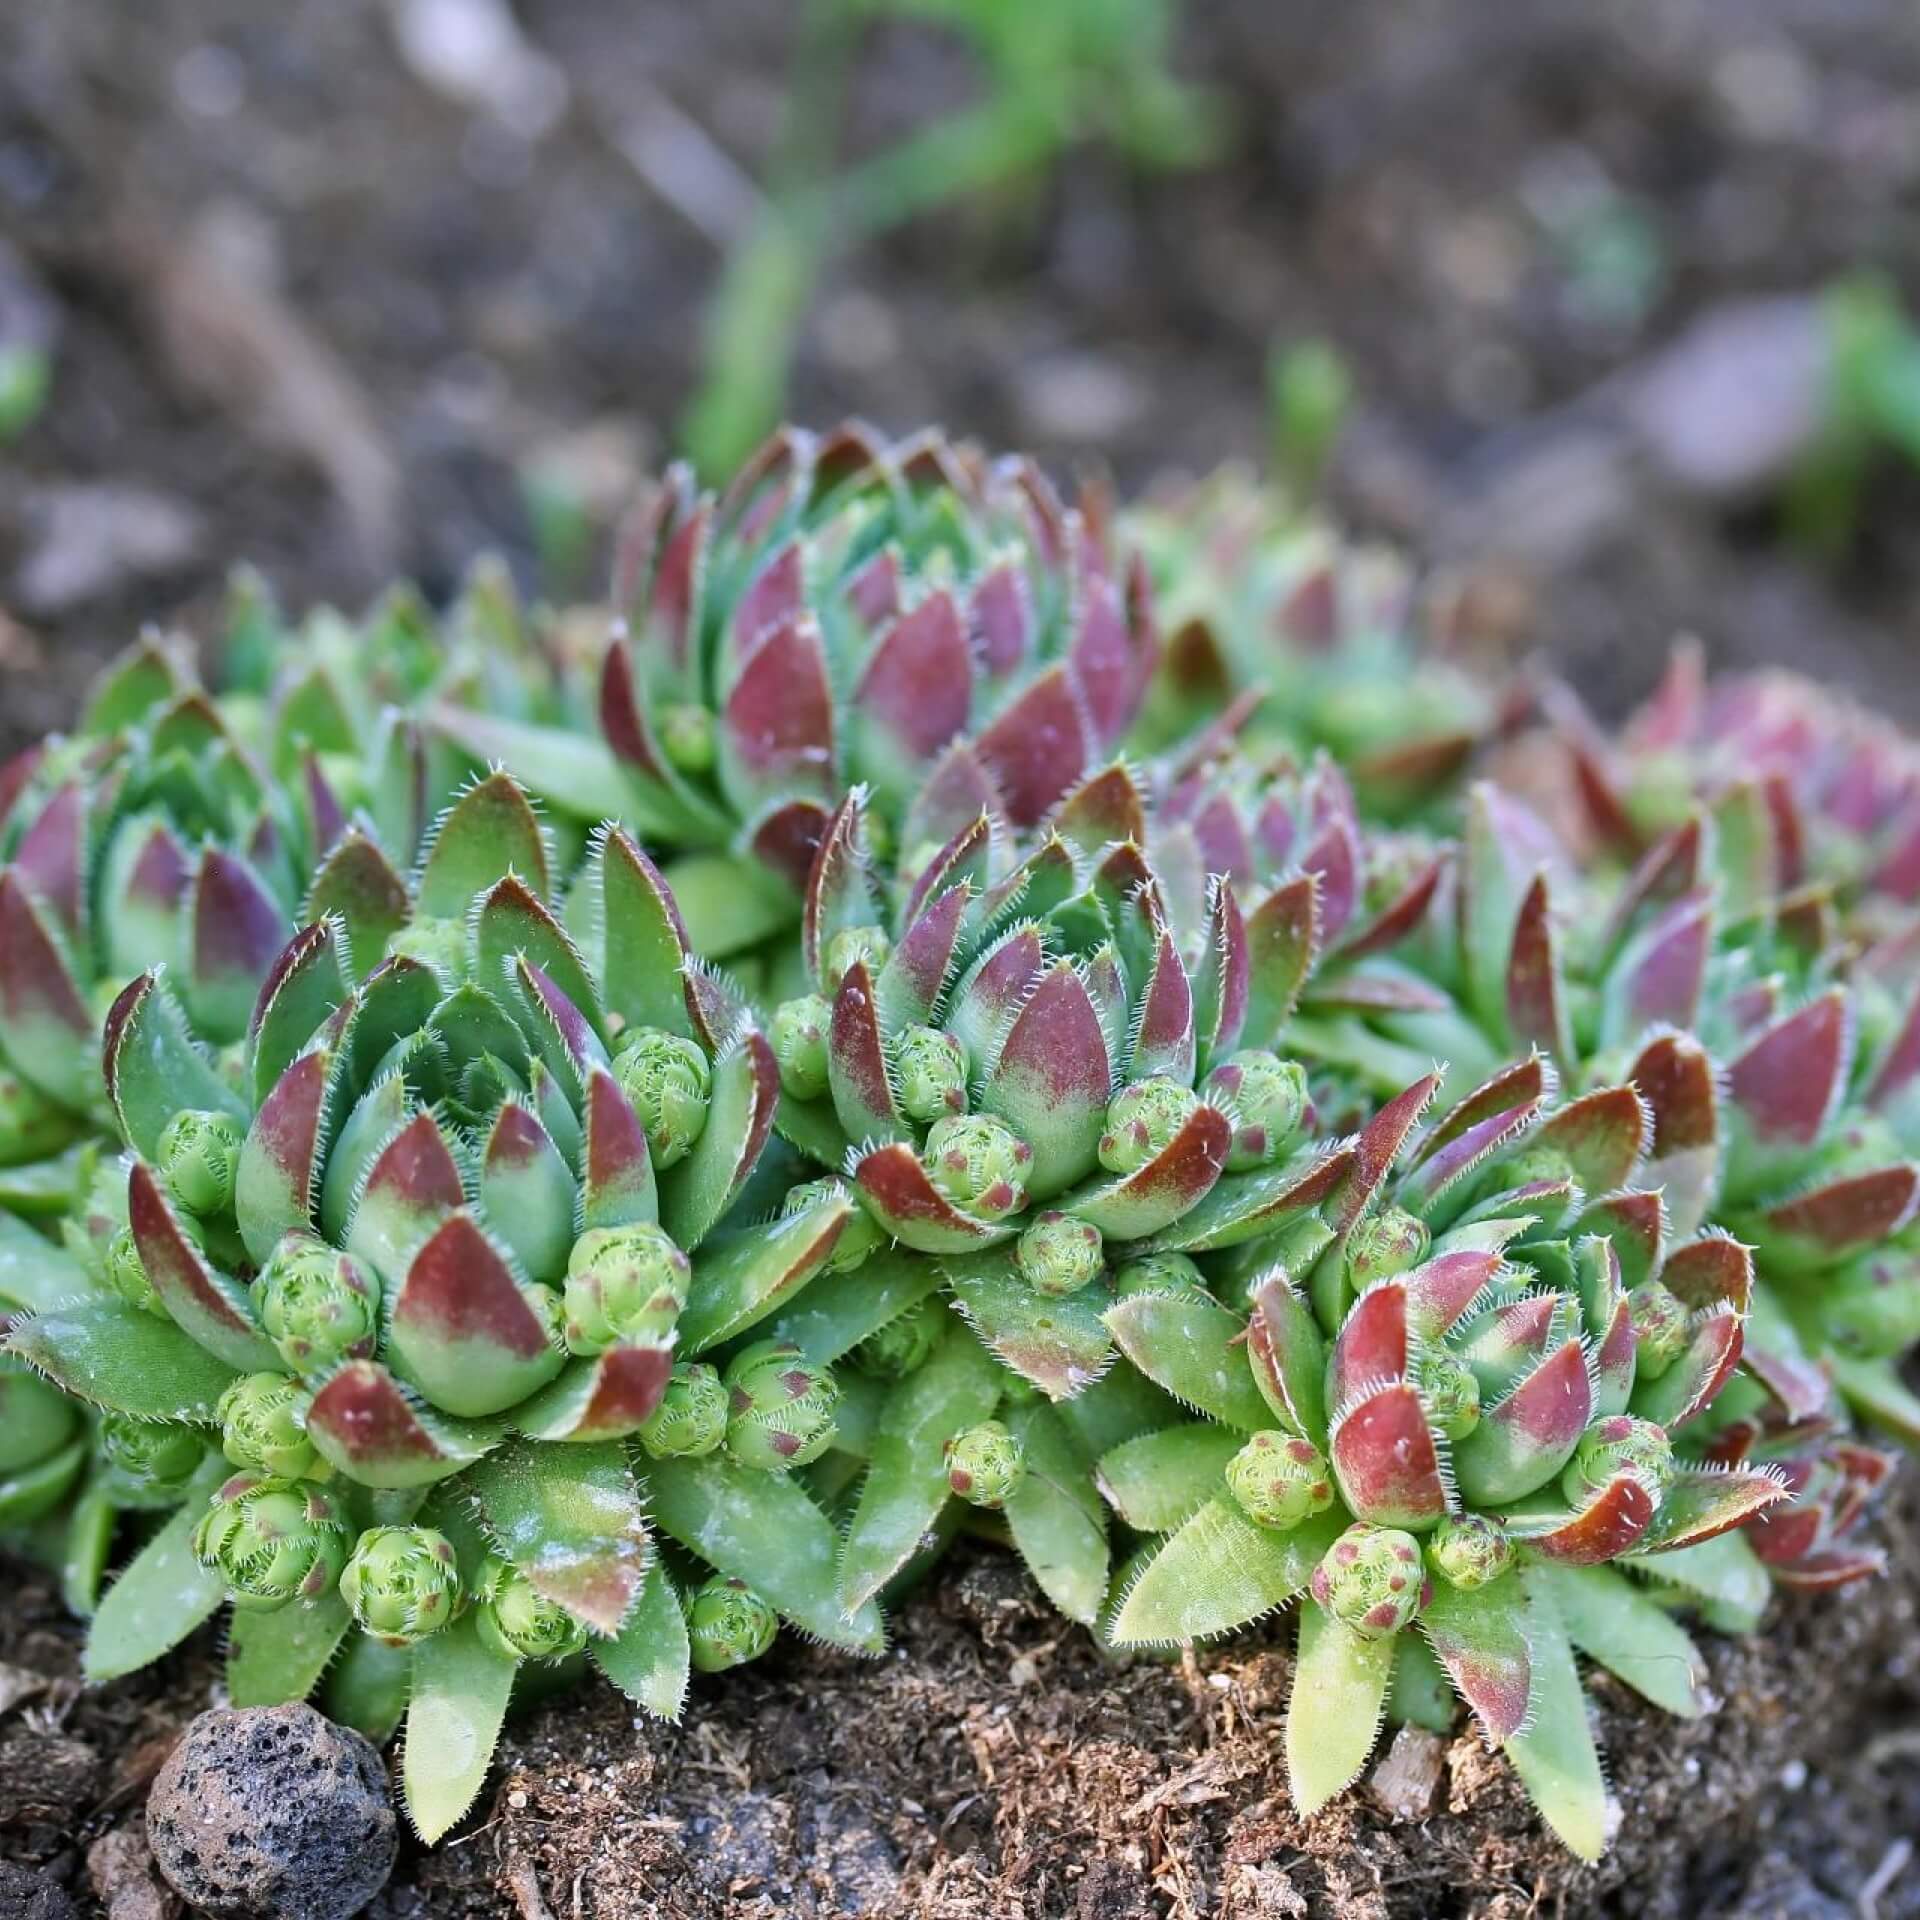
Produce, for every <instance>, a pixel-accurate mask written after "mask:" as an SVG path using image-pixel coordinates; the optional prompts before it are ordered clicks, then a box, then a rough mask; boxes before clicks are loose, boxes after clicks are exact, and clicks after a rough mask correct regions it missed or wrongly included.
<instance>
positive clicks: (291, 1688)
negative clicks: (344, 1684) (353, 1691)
mask: <svg viewBox="0 0 1920 1920" xmlns="http://www.w3.org/2000/svg"><path fill="white" fill-rule="evenodd" d="M352 1625H353V1616H352V1615H351V1614H350V1613H348V1611H347V1603H346V1602H345V1601H344V1600H343V1599H341V1597H340V1593H339V1589H338V1588H330V1589H329V1590H328V1591H327V1592H326V1593H323V1594H322V1595H321V1596H320V1598H319V1599H318V1600H299V1601H295V1602H294V1604H293V1605H292V1606H290V1607H280V1608H277V1609H276V1610H275V1611H273V1612H272V1613H261V1612H258V1611H257V1610H255V1609H253V1608H250V1607H241V1608H238V1609H236V1610H235V1612H234V1616H233V1626H232V1629H231V1630H230V1632H229V1634H228V1638H227V1673H226V1679H227V1698H228V1699H229V1700H230V1701H232V1703H233V1704H234V1705H235V1706H236V1707H277V1706H279V1705H281V1704H282V1703H283V1702H284V1701H288V1700H304V1699H305V1698H306V1697H307V1695H308V1694H310V1693H311V1692H312V1691H313V1690H314V1688H315V1687H316V1686H318V1685H319V1684H320V1676H321V1675H322V1674H323V1673H325V1672H326V1670H327V1668H328V1666H329V1665H331V1664H332V1661H333V1656H334V1655H335V1654H336V1653H337V1652H338V1651H339V1649H340V1643H341V1641H342V1640H344V1639H345V1638H346V1637H347V1630H348V1629H349V1628H350V1627H351V1626H352Z"/></svg>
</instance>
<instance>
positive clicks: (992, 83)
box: [0, 0, 1920, 744]
mask: <svg viewBox="0 0 1920 1920" xmlns="http://www.w3.org/2000/svg"><path fill="white" fill-rule="evenodd" d="M1917 211H1920V8H1916V7H1915V6H1914V5H1913V4H1912V0H1614V4H1612V5H1610V6H1608V7H1606V8H1604V9H1602V8H1597V7H1596V8H1577V7H1569V6H1567V5H1565V4H1564V0H1501V3H1500V4H1499V5H1497V6H1492V5H1474V4H1470V3H1469V0H1339V4H1332V3H1331V0H1321V3H1320V4H1297V5H1291V6H1279V5H1275V4H1274V3H1273V0H697V3H696V4H689V3H688V0H282V3H281V4H276V5H274V6H272V7H270V8H262V7H260V6H258V5H257V4H255V3H254V0H167V3H166V4H165V5H160V6H148V7H131V6H127V5H125V4H124V0H62V3H61V4H59V5H56V6H42V7H33V6H26V5H18V6H12V7H8V8H6V9H4V18H0V740H3V741H4V743H5V744H15V743H17V742H18V740H19V739H21V738H23V737H25V736H26V735H28V734H29V733H32V732H35V731H38V730H40V729H41V728H43V727H45V726H48V725H52V724H56V723H58V722H59V721H60V720H61V719H63V718H64V717H65V716H66V715H67V714H68V713H69V711H70V708H71V704H72V702H73V700H74V698H75V695H76V692H77V688H78V685H79V683H80V682H82V681H83V680H84V679H85V677H86V675H87V674H88V673H89V671H90V670H91V668H92V666H93V664H94V663H96V662H97V661H98V659H99V658H100V657H101V656H102V655H103V654H104V653H106V652H108V651H111V650H113V649H115V648H117V647H118V646H120V645H121V644H122V643H123V642H124V641H125V640H126V639H127V638H129V637H130V636H131V635H132V633H133V632H134V631H135V630H136V628H137V626H138V625H139V624H140V623H141V622H142V621H143V620H148V619H158V620H167V621H171V620H175V619H178V620H180V621H182V622H184V623H185V624H186V625H187V626H188V627H189V629H190V630H199V631H205V630H206V628H207V626H208V624H209V623H210V622H211V620H212V618H213V617H214V615H215V613H216V611H217V608H218V604H219V599H220V594H221V587H222V581H223V579H224V576H225V573H226V570H227V568H228V567H229V566H230V565H231V564H232V563H233V562H234V561H236V560H239V559H243V558H245V559H251V560H254V561H256V562H258V563H259V564H260V565H261V566H262V567H263V568H264V569H265V570H266V571H267V572H268V573H269V575H270V576H271V577H272V578H273V579H274V580H275V581H276V582H277V583H278V584H279V587H280V589H281V592H282V594H283V597H284V598H285V599H286V600H287V601H288V602H289V603H290V604H291V605H293V606H295V607H299V606H304V605H305V604H307V603H309V602H310V601H311V600H313V599H315V598H328V599H332V600H335V601H336V602H338V603H340V604H342V605H345V606H347V607H349V608H353V607H357V606H359V605H360V604H362V603H363V602H364V601H365V600H366V599H367V598H368V597H370V595H371V594H372V593H373V592H374V591H375V589H376V588H377V587H378V586H379V585H381V584H382V583H383V582H384V581H385V580H386V579H387V578H388V577H389V576H390V575H391V574H393V573H396V572H403V573H407V574H411V575H413V576H414V577H416V578H417V579H419V580H420V581H421V582H422V583H423V585H425V587H426V588H427V589H428V591H429V592H430V593H434V594H443V593H445V592H446V591H448V590H449V588H450V587H451V585H452V584H453V583H454V582H455V581H456V580H457V578H458V577H459V575H460V573H461V571H462V570H463V568H464V567H465V565H466V564H467V562H468V561H469V560H470V558H471V557H472V556H473V554H474V553H476V552H477V551H479V550H482V549H494V550H498V551H502V552H504V553H505V554H506V555H507V556H508V557H509V558H510V560H511V561H512V563H513V564H514V566H515V568H516V570H517V571H518V572H519V573H520V574H521V576H522V578H523V579H524V580H525V581H526V582H527V583H528V584H529V585H530V586H532V585H535V584H536V583H537V584H538V586H539V588H540V590H542V591H545V592H548V593H551V594H553V595H555V596H561V595H568V594H590V593H592V592H594V591H595V590H597V587H598V584H599V568H600V557H599V556H600V550H601V547H602V545H603V542H604V538H605V529H606V526H607V523H608V521H609V519H610V518H611V516H612V515H613V514H614V512H615V511H616V510H617V507H618V505H619V504H620V502H621V501H622V500H623V499H624V497H625V496H626V494H627V492H628V490H629V489H630V488H631V486H632V484H633V482H634V480H635V478H636V476H637V475H638V474H639V473H641V472H642V471H644V469H645V468H646V466H647V465H648V464H649V463H651V462H654V461H657V460H660V459H662V458H666V457H671V456H673V455H675V454H678V453H685V454H688V455H690V456H691V457H693V458H694V459H695V460H696V461H697V462H698V463H700V464H701V465H702V466H703V467H705V468H707V469H709V470H710V471H721V470H724V468H725V467H726V466H727V465H729V464H730V463H731V462H733V461H734V460H736V459H737V458H738V457H740V455H741V454H742V453H744V452H745V451H746V450H747V449H749V448H750V447H751V445H752V444H753V442H754V441H755V439H756V438H757V437H758V435H759V434H760V433H761V432H762V431H764V429H765V428H766V427H767V426H768V425H769V424H771V423H772V421H774V420H775V419H777V418H778V417H780V416H781V414H782V413H783V412H788V411H790V412H792V413H793V414H795V415H797V416H798V417H799V418H801V419H803V420H805V421H808V422H811V423H826V422H829V421H831V420H832V419H834V418H836V417H838V416H839V415H841V414H842V413H843V412H846V411H849V410H856V411H859V412H861V413H864V414H866V415H868V416H869V417H871V418H873V419H875V420H877V421H878V422H879V423H881V424H882V425H884V426H886V427H889V428H894V429H905V428H909V427H913V426H916V425H918V424H921V423H923V422H926V421H939V422H943V423H945V424H946V425H948V426H949V427H950V428H952V429H954V430H955V431H956V432H961V433H965V434H969V435H972V436H976V437H978V438H980V439H982V440H984V441H985V442H987V443H989V444H992V445H999V446H1005V445H1021V446H1026V447H1030V448H1032V449H1034V450H1035V451H1037V452H1039V453H1040V454H1041V455H1042V456H1043V457H1044V458H1045V459H1046V460H1047V461H1048V462H1049V463H1050V464H1052V465H1054V466H1055V467H1057V468H1060V469H1063V470H1064V469H1068V468H1072V467H1075V466H1078V465H1082V464H1085V463H1089V462H1101V463H1104V464H1106V465H1108V466H1109V467H1110V468H1111V469H1112V470H1113V471H1114V473H1115V474H1116V476H1117V478H1118V479H1119V481H1120V482H1121V483H1122V484H1123V485H1124V486H1126V487H1128V488H1138V487H1142V486H1145V485H1146V484H1148V483H1149V482H1150V481H1151V480H1152V479H1153V478H1154V476H1155V475H1156V474H1158V473H1160V472H1162V471H1163V470H1166V469H1188V470H1192V469H1196V468H1200V467H1204V466H1207V465H1210V464H1213V463H1215V462H1217V461H1219V460H1222V459H1225V458H1229V457H1232V458H1243V459H1248V460H1253V461H1263V462H1266V461H1273V462H1278V463H1279V464H1281V465H1282V466H1284V467H1286V468H1288V469H1290V470H1292V472H1293V473H1294V475H1295V477H1296V478H1305V479H1306V480H1308V481H1309V482H1310V483H1311V484H1314V485H1317V486H1319V487H1321V488H1323V489H1324V491H1325V494H1326V496H1327V498H1328V501H1329V504H1330V506H1331V508H1332V509H1333V510H1334V511H1335V512H1336V513H1337V514H1339V515H1340V516H1341V517H1342V518H1344V519H1345V520H1347V521H1349V522H1350V523H1352V524H1353V525H1355V526H1357V527H1359V528H1362V529H1364V530H1367V531H1370V532H1376V533H1380V534H1384V535H1388V536H1391V537H1393V538H1395V539H1398V540H1402V541H1405V542H1407V543H1409V544H1410V545H1412V546H1413V547H1414V548H1415V549H1416V550H1418V551H1419V552H1421V553H1422V554H1424V555H1427V556H1430V557H1433V558H1435V559H1437V560H1442V561H1444V562H1446V563H1447V564H1449V565H1462V566H1465V567H1467V568H1469V569H1471V570H1472V572H1473V573H1474V574H1475V575H1476V577H1478V578H1479V579H1480V580H1481V581H1482V582H1483V584H1484V586H1485V588H1486V591H1487V594H1488V596H1489V597H1488V600H1487V603H1486V604H1487V605H1488V606H1489V607H1491V608H1494V609H1496V610H1497V613H1498V616H1499V618H1498V624H1500V625H1501V626H1502V627H1503V629H1504V630H1505V631H1507V632H1509V633H1510V634H1511V635H1512V636H1513V643H1514V644H1515V645H1516V646H1522V645H1536V646H1538V647H1539V648H1540V649H1541V650H1543V651H1544V652H1546V653H1547V654H1549V655H1550V656H1551V657H1552V658H1553V659H1554V660H1555V661H1556V662H1557V663H1558V664H1560V665H1561V666H1562V667H1563V668H1564V669H1566V670H1567V671H1569V672H1570V673H1572V674H1574V675H1575V676H1576V677H1577V678H1579V680H1580V681H1581V682H1582V684H1583V685H1584V686H1585V687H1586V688H1587V690H1588V691H1589V692H1590V694H1591V695H1592V696H1593V697H1594V699H1595V701H1596V703H1597V704H1598V705H1600V706H1601V707H1602V708H1603V709H1612V710H1618V709H1619V708H1620V707H1621V706H1622V705H1623V704H1625V703H1626V702H1628V701H1629V700H1630V699H1631V698H1632V697H1633V696H1635V695H1636V694H1637V693H1638V692H1640V691H1641V690H1643V689H1644V688H1645V686H1646V685H1648V684H1649V683H1650V681H1651V679H1652V677H1653V675H1654V672H1655V670H1656V667H1657V663H1658V660H1659V657H1660V656H1661V654H1662V653H1663V652H1664V649H1665V647H1666V645H1667V643H1668V641H1669V640H1670V639H1671V637H1672V636H1673V635H1674V634H1675V633H1676V632H1678V631H1683V630H1691V631H1695V632H1698V633H1699V634H1701V635H1702V636H1703V637H1704V638H1705V640H1706V641H1707V643H1708V645H1709V648H1710V650H1711V652H1712V654H1713V655H1714V657H1715V658H1716V659H1717V660H1719V661H1722V662H1738V661H1750V660H1755V659H1776V660H1790V661H1794V662H1796V663H1797V664H1800V665H1802V666H1807V667H1811V668H1812V669H1814V670H1816V671H1818V672H1819V673H1820V674H1821V675H1822V676H1823V677H1825V678H1827V679H1830V680H1834V681H1839V682H1843V683H1845V684H1849V685H1852V686H1853V687H1855V688H1857V689H1858V690H1859V691H1860V692H1861V693H1862V694H1863V695H1865V696H1867V697H1870V698H1872V699H1874V700H1875V701H1877V702H1878V703H1879V704H1881V705H1882V706H1884V707H1886V708H1887V709H1889V710H1892V711H1897V712H1899V713H1901V714H1903V715H1904V716H1905V717H1906V718H1908V719H1920V676H1916V674H1915V673H1914V671H1913V665H1912V663H1913V661H1914V660H1915V659H1916V658H1917V657H1920V655H1917V654H1916V651H1915V650H1916V644H1917V640H1920V592H1917V591H1916V588H1917V587H1920V541H1916V540H1915V539H1914V538H1912V537H1911V535H1910V533H1909V529H1910V527H1911V526H1912V524H1913V519H1914V513H1915V509H1916V507H1917V506H1920V336H1917V335H1916V333H1915V332H1914V330H1913V325H1912V323H1911V321H1910V318H1909V314H1908V309H1907V305H1906V295H1907V294H1909V293H1912V294H1915V295H1920V219H1916V217H1915V216H1916V212H1917Z"/></svg>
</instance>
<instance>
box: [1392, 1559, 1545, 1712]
mask: <svg viewBox="0 0 1920 1920" xmlns="http://www.w3.org/2000/svg"><path fill="white" fill-rule="evenodd" d="M1419 1626H1420V1632H1421V1634H1422V1636H1423V1637H1424V1638H1425V1640H1426V1642H1427V1645H1428V1646H1430V1647H1431V1648H1432V1649H1433V1652H1434V1655H1435V1657H1436V1658H1437V1659H1438V1660H1439V1662H1440V1664H1441V1665H1442V1666H1443V1667H1444V1668H1446V1670H1447V1676H1448V1678H1449V1679H1451V1680H1452V1682H1453V1684H1454V1686H1455V1687H1456V1688H1457V1689H1458V1691H1459V1694H1460V1697H1461V1699H1463V1700H1464V1701H1465V1702H1466V1703H1467V1705H1468V1706H1470V1707H1471V1708H1472V1709H1473V1711H1474V1713H1475V1715H1476V1716H1477V1717H1478V1719H1479V1721H1480V1725H1481V1726H1482V1728H1483V1729H1484V1730H1485V1732H1486V1735H1487V1738H1488V1739H1489V1740H1493V1741H1501V1740H1509V1739H1511V1738H1512V1737H1513V1735H1514V1734H1516V1733H1518V1732H1519V1731H1520V1729H1521V1727H1522V1726H1523V1725H1524V1724H1525V1722H1526V1717H1527V1700H1528V1697H1529V1694H1530V1691H1531V1686H1532V1679H1533V1660H1532V1656H1531V1654H1530V1653H1529V1651H1528V1646H1527V1631H1528V1619H1527V1601H1526V1591H1525V1589H1524V1588H1523V1587H1522V1585H1521V1583H1520V1582H1519V1581H1518V1580H1516V1579H1513V1578H1506V1579H1499V1580H1494V1581H1492V1582H1491V1583H1490V1584H1488V1585H1487V1586H1484V1587H1478V1588H1474V1589H1471V1590H1468V1589H1463V1588H1459V1587H1454V1586H1450V1585H1448V1584H1447V1583H1446V1582H1445V1581H1443V1580H1436V1581H1435V1582H1434V1587H1433V1593H1432V1596H1431V1597H1430V1598H1429V1600H1428V1601H1427V1604H1426V1605H1425V1606H1424V1607H1423V1608H1422V1609H1421V1612H1420V1621H1419Z"/></svg>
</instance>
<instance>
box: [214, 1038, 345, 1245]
mask: <svg viewBox="0 0 1920 1920" xmlns="http://www.w3.org/2000/svg"><path fill="white" fill-rule="evenodd" d="M334 1064H335V1055H334V1053H333V1051H332V1049H331V1048H329V1047H326V1046H323V1045H316V1046H315V1047H314V1048H313V1049H312V1051H310V1052H308V1053H303V1054H302V1055H301V1056H300V1058H299V1059H297V1060H296V1061H295V1062H294V1063H293V1065H292V1066H290V1067H289V1068H288V1069H287V1070H286V1072H285V1073H283V1074H282V1075H281V1076H280V1078H279V1079H278V1080H277V1081H275V1082H274V1085H273V1090H272V1092H271V1093H269V1094H268V1095H267V1097H266V1098H265V1099H264V1100H263V1101H262V1102H261V1103H260V1110H259V1112H258V1113H256V1114H255V1115H254V1117H253V1125H252V1126H251V1127H249V1128H248V1129H247V1137H246V1141H245V1143H244V1144H243V1145H242V1147H241V1149H240V1165H239V1168H238V1170H237V1171H236V1173H235V1175H234V1183H233V1211H234V1218H235V1219H236V1220H237V1222H238V1223H239V1227H240V1238H241V1240H242V1241H243V1242H245V1244H246V1249H247V1252H248V1254H249V1256H250V1257H251V1258H252V1260H253V1262H254V1264H255V1265H256V1266H257V1265H259V1264H261V1263H262V1262H264V1261H265V1259H266V1258H267V1256H268V1254H270V1253H271V1252H272V1251H273V1249H274V1248H275V1247H276V1246H277V1245H278V1244H279V1242H280V1239H281V1236H282V1235H284V1234H287V1233H291V1232H294V1231H295V1230H298V1229H304V1228H306V1227H308V1226H310V1225H311V1224H312V1221H313V1216H314V1208H315V1206H316V1205H317V1204H318V1202H319V1199H320V1193H319V1186H320V1173H321V1167H322V1162H323V1159H324V1155H325V1148H326V1139H327V1127H328V1119H329V1106H330V1100H329V1096H330V1094H331V1093H332V1091H333V1087H334Z"/></svg>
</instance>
